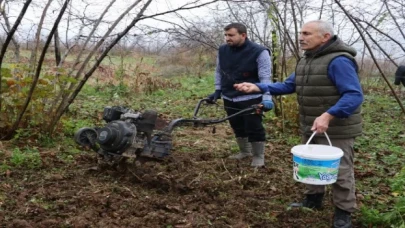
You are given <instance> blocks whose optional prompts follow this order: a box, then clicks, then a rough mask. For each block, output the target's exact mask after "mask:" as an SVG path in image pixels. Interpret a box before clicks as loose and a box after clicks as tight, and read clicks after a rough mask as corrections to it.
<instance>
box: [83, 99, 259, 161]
mask: <svg viewBox="0 0 405 228" xmlns="http://www.w3.org/2000/svg"><path fill="white" fill-rule="evenodd" d="M204 102H205V103H207V104H209V100H208V99H202V100H200V101H199V102H198V104H197V105H196V107H195V109H194V115H193V118H190V119H185V118H180V119H176V120H173V121H171V122H170V123H169V125H168V126H166V127H165V128H164V129H163V130H161V131H157V132H154V129H155V124H156V119H157V112H155V111H152V110H147V111H145V112H143V113H140V112H135V111H134V110H132V109H129V108H126V107H122V106H113V107H105V108H104V112H103V119H104V120H105V121H106V125H105V126H104V127H84V128H81V129H79V130H78V131H77V132H76V134H75V141H76V143H78V144H79V145H81V146H84V147H89V148H91V149H93V150H94V151H96V152H97V153H98V154H99V155H101V156H102V157H110V158H111V157H117V156H118V157H127V158H137V157H139V156H140V157H149V158H157V159H161V158H164V157H166V156H168V155H170V150H171V149H172V136H171V133H172V131H173V129H174V128H175V127H178V126H182V125H187V124H192V125H194V126H206V125H211V124H217V123H221V122H224V121H226V120H228V119H230V118H232V117H234V116H238V115H246V114H252V113H258V114H261V113H262V111H261V105H254V106H252V107H249V108H247V109H244V110H241V111H239V112H237V113H235V114H234V115H231V116H227V117H225V118H222V119H215V120H210V119H200V118H198V117H197V114H198V112H199V110H200V106H201V104H202V103H204Z"/></svg>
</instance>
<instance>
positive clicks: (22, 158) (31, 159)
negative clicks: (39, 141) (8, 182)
mask: <svg viewBox="0 0 405 228" xmlns="http://www.w3.org/2000/svg"><path fill="white" fill-rule="evenodd" d="M10 164H11V166H13V167H17V168H20V167H25V168H28V169H37V168H40V167H41V165H42V160H41V156H40V155H39V151H38V149H36V148H29V147H25V148H24V150H20V149H19V148H15V149H14V150H13V151H12V155H11V157H10Z"/></svg>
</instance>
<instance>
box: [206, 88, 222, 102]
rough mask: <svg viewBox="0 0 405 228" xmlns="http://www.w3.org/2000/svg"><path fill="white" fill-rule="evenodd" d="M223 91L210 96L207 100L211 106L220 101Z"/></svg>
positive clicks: (217, 91)
mask: <svg viewBox="0 0 405 228" xmlns="http://www.w3.org/2000/svg"><path fill="white" fill-rule="evenodd" d="M221 93H222V91H221V90H215V92H214V93H213V94H210V95H208V97H207V99H208V100H209V101H208V102H209V103H211V104H214V103H216V102H217V100H218V99H221Z"/></svg>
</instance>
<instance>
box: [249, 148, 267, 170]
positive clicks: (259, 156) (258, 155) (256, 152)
mask: <svg viewBox="0 0 405 228" xmlns="http://www.w3.org/2000/svg"><path fill="white" fill-rule="evenodd" d="M252 154H253V159H252V163H251V164H250V166H253V167H262V166H264V142H252Z"/></svg>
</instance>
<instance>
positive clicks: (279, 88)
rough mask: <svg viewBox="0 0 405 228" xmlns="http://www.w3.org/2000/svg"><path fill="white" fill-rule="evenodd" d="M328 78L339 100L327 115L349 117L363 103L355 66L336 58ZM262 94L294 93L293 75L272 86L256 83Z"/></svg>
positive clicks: (331, 64)
mask: <svg viewBox="0 0 405 228" xmlns="http://www.w3.org/2000/svg"><path fill="white" fill-rule="evenodd" d="M328 78H329V79H330V80H331V81H332V83H333V84H334V85H335V86H336V88H337V90H338V92H339V94H340V96H341V97H340V99H339V101H338V102H337V103H336V104H335V105H333V106H332V107H330V108H329V109H328V110H327V113H329V114H331V115H332V116H334V117H337V118H347V117H349V116H350V115H351V114H352V113H353V112H354V111H355V110H356V109H357V108H358V107H359V106H360V105H361V103H362V102H363V99H364V98H363V91H362V89H361V85H360V81H359V79H358V76H357V71H356V65H355V64H354V63H353V61H351V60H350V59H348V58H347V57H344V56H339V57H336V58H335V59H333V60H332V61H331V63H330V64H329V66H328ZM256 85H257V86H258V87H259V88H260V90H261V91H262V92H263V93H266V92H270V94H272V95H283V94H291V93H294V92H295V88H296V86H295V73H292V74H291V75H290V76H289V77H288V78H287V79H286V80H285V81H284V82H277V83H273V84H266V83H257V84H256Z"/></svg>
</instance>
